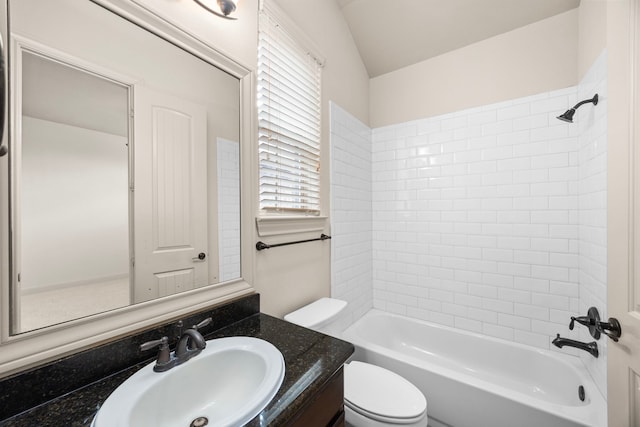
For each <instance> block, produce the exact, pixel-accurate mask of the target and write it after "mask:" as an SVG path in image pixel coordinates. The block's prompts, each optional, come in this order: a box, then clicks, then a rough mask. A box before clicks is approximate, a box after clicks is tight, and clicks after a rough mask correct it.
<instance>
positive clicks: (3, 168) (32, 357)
mask: <svg viewBox="0 0 640 427" xmlns="http://www.w3.org/2000/svg"><path fill="white" fill-rule="evenodd" d="M90 1H92V2H93V3H95V4H96V5H98V6H101V7H104V8H105V9H107V10H109V11H110V12H112V13H115V14H116V15H118V16H120V17H121V18H123V19H126V20H128V21H130V22H132V23H133V24H134V25H138V26H140V27H142V28H143V29H145V30H147V31H149V32H151V33H153V34H155V35H156V36H158V37H160V38H162V39H164V40H166V41H167V42H169V43H171V44H173V45H175V46H177V47H179V48H181V49H183V50H185V51H187V52H189V53H191V54H193V55H195V56H197V57H199V58H201V59H202V60H204V61H206V62H208V63H209V64H211V65H213V66H216V67H217V68H219V69H221V70H223V71H225V72H227V73H228V74H230V75H232V76H234V77H236V78H237V79H238V81H239V87H240V112H239V113H240V114H239V115H240V117H239V123H240V141H239V143H240V174H241V175H240V178H241V179H240V194H241V196H240V203H241V210H240V222H241V278H239V279H237V280H232V281H228V282H222V283H218V284H213V285H209V286H206V287H203V288H199V289H194V290H191V291H187V292H184V293H180V294H176V295H171V296H168V297H164V298H160V299H157V300H152V301H147V302H143V303H139V304H135V305H131V306H128V307H123V308H120V309H116V310H113V311H109V312H105V313H99V314H96V315H93V316H89V317H85V318H82V319H76V320H72V321H69V322H66V323H62V324H58V325H53V326H50V327H46V328H43V329H38V330H33V331H29V332H25V333H21V334H18V335H11V334H10V319H11V306H10V304H11V291H10V285H11V280H10V277H11V274H10V273H11V272H10V265H11V255H10V237H11V226H10V211H9V208H10V206H9V197H10V191H9V189H10V185H11V182H10V179H11V177H10V169H9V161H8V159H9V156H10V155H11V152H10V150H11V146H10V144H9V134H10V133H12V131H11V125H10V122H9V120H8V117H9V114H8V111H7V110H8V109H7V108H5V110H4V115H5V127H4V132H3V136H2V140H1V141H0V143H1V144H2V145H5V146H7V147H9V154H8V155H6V156H4V157H0V378H3V377H6V376H9V375H11V374H14V373H16V372H19V371H22V370H25V369H28V368H31V367H34V366H38V365H41V364H43V363H46V362H48V361H51V360H55V359H57V358H60V357H64V356H66V355H69V354H72V353H75V352H78V351H81V350H83V349H86V348H89V347H92V346H96V345H98V344H101V343H104V342H107V341H110V340H113V339H115V338H117V337H120V336H123V335H126V334H130V333H132V332H134V331H138V330H142V329H144V328H147V327H150V326H152V325H155V324H158V323H162V322H167V321H171V320H173V319H176V318H179V317H181V316H184V315H186V314H188V313H191V312H193V311H196V310H200V309H203V308H206V307H212V306H215V305H220V304H222V303H225V302H228V301H231V300H233V299H236V298H239V297H242V296H245V295H250V294H253V293H255V291H254V289H253V287H252V286H251V283H253V271H254V268H253V266H254V262H255V260H254V252H253V251H252V250H251V248H252V244H251V237H252V233H251V226H250V224H251V221H252V215H251V214H252V212H253V210H252V207H251V205H252V203H251V200H250V197H247V196H248V195H250V194H252V192H251V183H252V182H253V178H254V176H253V175H254V173H253V168H252V167H251V164H252V156H251V148H252V147H253V144H252V142H251V141H252V140H253V138H254V136H255V131H254V128H255V127H254V126H253V123H254V120H255V114H254V108H253V104H254V102H253V100H254V96H253V91H254V89H253V81H254V73H253V72H252V71H251V70H250V69H249V68H247V67H245V66H243V65H241V64H239V63H237V62H236V61H234V60H233V59H231V58H228V57H226V56H224V55H223V54H222V53H220V52H219V51H217V50H216V49H215V48H214V47H213V46H210V45H209V44H207V43H205V42H204V41H202V40H200V39H198V38H197V37H195V36H194V35H192V34H190V33H188V32H186V31H185V30H183V29H181V28H179V27H177V26H176V25H174V24H172V23H169V22H168V21H166V20H165V19H163V18H161V17H159V16H158V15H156V14H155V13H154V12H152V11H151V10H149V9H147V8H146V7H145V6H143V5H140V4H138V3H134V2H135V0H90ZM0 21H2V22H1V25H0V26H1V29H0V37H1V40H0V43H1V44H2V50H3V52H2V60H3V61H4V64H3V65H4V67H3V68H4V69H5V75H4V76H3V78H4V84H5V88H6V87H7V81H8V76H7V69H8V68H9V67H8V66H7V50H8V46H7V40H8V34H7V28H8V0H3V1H2V4H0ZM4 97H5V99H4V101H3V102H4V105H5V106H7V105H9V104H8V99H9V96H8V91H7V90H5V94H4Z"/></svg>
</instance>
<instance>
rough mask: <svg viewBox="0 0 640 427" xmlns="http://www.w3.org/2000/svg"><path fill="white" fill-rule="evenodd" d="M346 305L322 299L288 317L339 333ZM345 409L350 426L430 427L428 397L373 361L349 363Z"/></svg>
mask: <svg viewBox="0 0 640 427" xmlns="http://www.w3.org/2000/svg"><path fill="white" fill-rule="evenodd" d="M346 306H347V303H346V301H341V300H337V299H333V298H321V299H319V300H317V301H315V302H313V303H311V304H309V305H306V306H304V307H302V308H300V309H298V310H296V311H294V312H292V313H289V314H287V315H286V316H284V320H286V321H288V322H291V323H295V324H297V325H300V326H304V327H306V328H309V329H313V330H315V331H318V332H323V333H326V334H328V335H333V336H337V335H338V331H337V325H335V324H334V322H333V321H334V319H335V318H336V316H337V315H338V314H339V313H340V312H341V311H342V310H343V309H344V308H345V307H346ZM344 411H345V419H346V423H347V425H350V426H354V427H390V426H402V427H426V426H427V400H426V399H425V397H424V395H423V394H422V392H421V391H420V390H419V389H418V388H417V387H416V386H415V385H413V384H412V383H410V382H409V381H407V380H406V379H405V378H403V377H401V376H400V375H398V374H396V373H395V372H391V371H390V370H388V369H385V368H382V367H380V366H376V365H372V364H370V363H364V362H358V361H352V362H350V363H345V365H344Z"/></svg>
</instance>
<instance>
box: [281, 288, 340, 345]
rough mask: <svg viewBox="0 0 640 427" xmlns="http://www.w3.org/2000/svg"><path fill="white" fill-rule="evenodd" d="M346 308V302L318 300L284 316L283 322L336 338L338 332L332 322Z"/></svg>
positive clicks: (332, 299) (329, 299)
mask: <svg viewBox="0 0 640 427" xmlns="http://www.w3.org/2000/svg"><path fill="white" fill-rule="evenodd" d="M346 306H347V302H346V301H342V300H339V299H335V298H326V297H325V298H320V299H319V300H317V301H314V302H312V303H311V304H308V305H305V306H304V307H301V308H299V309H297V310H296V311H294V312H291V313H289V314H287V315H285V316H284V320H286V321H287V322H291V323H295V324H296V325H300V326H304V327H305V328H309V329H313V330H314V331H318V332H322V333H325V334H327V335H332V336H338V335H339V333H340V330H339V328H338V326H337V325H336V324H335V322H334V320H335V319H336V317H337V316H338V314H340V312H341V311H342V310H344V308H345V307H346Z"/></svg>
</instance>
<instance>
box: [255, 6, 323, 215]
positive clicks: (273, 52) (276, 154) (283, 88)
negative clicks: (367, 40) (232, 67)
mask: <svg viewBox="0 0 640 427" xmlns="http://www.w3.org/2000/svg"><path fill="white" fill-rule="evenodd" d="M265 3H266V2H265ZM277 17H278V13H277V11H276V10H275V9H273V7H272V6H270V5H269V6H267V5H266V4H264V5H263V7H262V9H261V12H260V22H259V42H258V94H257V95H258V121H259V125H258V151H259V159H260V210H261V212H262V213H288V214H310V215H318V214H319V212H320V70H321V61H319V60H318V59H317V56H316V55H313V54H312V53H311V52H310V51H309V50H308V49H305V48H304V47H303V46H302V45H301V44H300V43H299V42H297V41H296V40H295V39H294V37H292V36H291V34H290V33H288V32H287V31H285V30H284V29H283V27H282V25H281V24H280V21H281V19H277Z"/></svg>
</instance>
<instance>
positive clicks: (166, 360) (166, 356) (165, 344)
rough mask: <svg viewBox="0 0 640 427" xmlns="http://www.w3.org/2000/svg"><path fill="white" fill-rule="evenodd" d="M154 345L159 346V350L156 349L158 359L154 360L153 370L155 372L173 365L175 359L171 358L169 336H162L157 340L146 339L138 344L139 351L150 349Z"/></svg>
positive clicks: (165, 369)
mask: <svg viewBox="0 0 640 427" xmlns="http://www.w3.org/2000/svg"><path fill="white" fill-rule="evenodd" d="M155 347H160V351H158V359H157V360H156V365H155V366H154V367H153V370H154V371H155V372H164V371H168V370H169V369H171V368H172V367H173V366H174V365H175V360H173V359H172V358H171V349H170V348H169V338H168V337H162V338H160V339H158V340H153V341H147V342H145V343H143V344H140V351H147V350H151V349H152V348H155Z"/></svg>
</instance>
